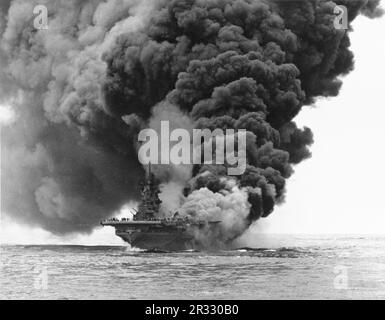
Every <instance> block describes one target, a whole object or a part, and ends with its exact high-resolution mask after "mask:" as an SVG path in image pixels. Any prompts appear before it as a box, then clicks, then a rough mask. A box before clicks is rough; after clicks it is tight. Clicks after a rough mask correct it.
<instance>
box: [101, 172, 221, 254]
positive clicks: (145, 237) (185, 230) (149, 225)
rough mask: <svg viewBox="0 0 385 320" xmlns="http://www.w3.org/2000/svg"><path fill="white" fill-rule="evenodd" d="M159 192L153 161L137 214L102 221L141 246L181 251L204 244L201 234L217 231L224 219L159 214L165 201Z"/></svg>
mask: <svg viewBox="0 0 385 320" xmlns="http://www.w3.org/2000/svg"><path fill="white" fill-rule="evenodd" d="M159 192H160V191H159V185H158V183H157V181H156V178H155V176H154V174H153V173H152V172H151V165H149V168H148V174H147V175H146V179H145V181H144V182H143V183H141V202H140V204H139V206H138V210H137V211H136V213H135V214H134V216H133V218H123V219H120V220H119V219H116V218H112V219H107V220H104V221H102V222H101V224H102V225H103V226H112V227H114V228H115V233H116V235H117V236H119V237H121V238H122V239H123V240H124V241H126V242H128V243H129V244H130V245H131V246H132V247H135V248H139V249H145V250H165V251H180V250H188V249H197V248H200V247H202V246H203V244H202V243H200V242H199V241H197V236H198V235H199V234H201V235H203V234H204V233H207V232H213V231H215V229H216V228H218V225H219V224H220V221H206V220H201V219H196V218H193V217H190V216H180V215H179V214H178V212H176V213H174V215H173V216H172V217H168V218H159V210H160V205H161V203H162V201H161V200H160V199H159ZM198 238H199V237H198Z"/></svg>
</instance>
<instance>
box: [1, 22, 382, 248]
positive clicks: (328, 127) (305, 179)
mask: <svg viewBox="0 0 385 320" xmlns="http://www.w3.org/2000/svg"><path fill="white" fill-rule="evenodd" d="M353 26H354V28H355V31H354V32H353V33H351V35H350V36H351V41H352V50H353V52H354V55H355V60H356V68H355V70H354V71H353V72H352V73H350V74H349V75H348V76H347V77H345V79H344V85H343V88H342V91H341V93H340V95H339V96H338V97H334V98H330V99H323V100H320V101H318V102H317V103H316V106H315V107H306V108H304V110H303V111H302V113H301V114H300V115H299V116H298V117H297V119H296V121H297V123H298V124H299V125H300V126H303V125H306V126H308V127H310V128H311V129H312V130H313V132H314V136H315V143H314V145H313V146H312V147H311V150H312V153H313V157H312V158H311V159H309V160H307V161H305V162H303V163H301V164H300V165H298V166H297V167H296V168H295V171H296V172H295V174H294V175H293V176H292V178H290V179H289V181H288V184H287V190H288V191H287V196H286V202H285V204H283V205H281V206H279V207H278V208H277V209H276V210H275V212H274V213H273V214H272V215H271V216H270V217H269V218H267V219H263V220H261V221H258V222H257V226H256V227H255V228H254V229H253V231H252V232H251V233H253V232H256V233H260V232H262V233H340V234H341V233H342V234H344V233H346V234H351V233H357V234H359V233H376V234H378V233H385V202H384V198H385V194H384V191H385V188H384V185H383V183H384V182H385V125H384V122H385V81H384V74H385V40H384V31H385V19H384V18H382V19H376V20H369V19H367V18H364V17H360V18H358V19H357V20H356V21H355V22H354V24H353ZM9 117H10V115H9V111H6V110H5V109H4V108H3V107H0V120H2V121H4V119H7V118H9ZM1 222H2V223H1V230H0V241H1V242H3V243H4V242H7V243H79V244H122V241H121V240H120V239H118V237H116V236H115V235H114V230H112V228H111V229H110V228H107V229H103V230H102V229H98V230H96V231H95V232H94V233H93V234H92V235H90V236H77V237H75V238H71V237H67V238H57V237H53V236H52V235H50V234H49V233H48V232H46V231H43V230H39V229H30V228H27V227H22V226H18V225H16V224H14V223H12V222H9V221H7V222H6V221H4V219H2V221H1Z"/></svg>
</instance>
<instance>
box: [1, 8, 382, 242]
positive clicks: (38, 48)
mask: <svg viewBox="0 0 385 320" xmlns="http://www.w3.org/2000/svg"><path fill="white" fill-rule="evenodd" d="M37 4H43V5H46V6H47V8H48V12H49V27H48V30H35V29H34V27H33V20H34V15H33V8H34V6H35V5H37ZM336 5H345V6H346V7H347V8H348V13H349V16H348V18H349V26H350V23H351V22H352V21H353V20H354V19H355V18H356V17H357V16H358V15H359V14H365V15H367V16H369V17H378V16H381V15H382V11H381V9H380V8H379V0H334V1H326V0H307V1H300V0H298V1H286V0H160V1H159V0H142V1H141V0H84V1H77V0H39V1H38V0H32V1H30V0H28V1H27V0H13V1H1V4H0V37H1V38H0V104H1V103H3V104H10V105H12V107H13V108H14V110H15V112H16V119H15V121H14V122H13V123H12V124H9V125H5V126H3V128H2V165H1V183H2V211H3V212H4V213H6V214H7V215H9V216H11V217H12V218H14V219H15V220H17V221H19V222H23V223H28V224H32V225H39V226H41V227H43V228H45V229H47V230H49V231H52V232H54V233H58V234H61V233H69V232H78V231H82V232H86V231H89V230H91V229H92V228H93V227H94V226H95V225H96V224H98V223H99V220H100V219H103V218H106V217H109V216H111V215H113V214H114V213H115V212H116V211H118V210H119V209H120V208H121V207H123V206H124V204H126V203H128V202H129V201H132V200H137V199H138V191H137V189H136V185H137V184H138V181H139V179H141V178H143V176H144V170H143V168H142V166H141V165H140V163H139V161H138V156H137V148H138V142H137V135H138V132H139V130H141V129H143V128H149V127H151V128H157V126H159V121H161V120H162V119H167V120H172V122H173V123H174V124H173V125H175V126H182V127H183V126H187V128H188V129H191V128H194V127H195V128H209V129H216V128H222V129H227V128H231V129H247V169H246V172H245V173H244V174H243V175H241V176H238V177H232V178H230V177H228V176H227V175H226V173H227V170H226V165H194V166H191V167H190V166H187V167H183V168H179V167H177V166H169V167H164V166H163V167H162V166H157V167H156V168H154V170H155V173H156V175H157V177H158V179H159V180H160V182H161V190H162V194H161V197H163V200H164V203H165V208H164V211H165V212H166V211H167V210H168V209H170V210H174V209H175V208H174V207H172V205H175V203H177V207H179V206H182V208H181V213H183V214H189V215H197V216H206V217H207V218H215V219H216V218H218V219H220V220H222V221H223V235H221V237H223V238H225V239H233V238H235V237H236V236H238V235H240V234H242V232H243V231H244V230H245V229H246V228H247V227H248V226H249V225H250V223H251V222H253V221H254V220H256V219H259V218H261V217H266V216H268V215H269V214H270V213H272V212H273V209H274V206H275V204H277V203H280V202H282V201H283V199H284V195H285V181H286V179H287V178H289V177H290V176H291V174H292V173H293V166H294V165H296V164H298V163H300V162H301V161H303V160H304V159H306V158H308V157H310V155H311V154H310V151H309V146H310V145H311V144H312V142H313V136H312V132H311V130H310V129H309V128H298V127H297V125H296V124H295V122H294V121H293V119H294V117H295V116H296V115H297V114H298V113H299V112H300V110H301V108H302V107H303V106H304V105H309V104H312V103H313V102H314V101H315V100H316V99H317V97H320V96H336V95H337V94H338V92H339V89H340V87H341V80H340V76H342V75H345V74H347V73H349V72H350V71H351V70H352V69H353V65H354V63H353V54H352V52H351V51H350V50H349V47H350V42H349V32H350V31H351V27H349V29H348V30H343V29H336V28H335V27H334V20H335V18H336V15H335V14H334V9H335V6H336ZM178 201H179V203H178Z"/></svg>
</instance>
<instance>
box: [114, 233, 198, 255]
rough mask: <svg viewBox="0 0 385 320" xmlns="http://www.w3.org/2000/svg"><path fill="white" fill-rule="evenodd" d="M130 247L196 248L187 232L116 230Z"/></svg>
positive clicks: (148, 248)
mask: <svg viewBox="0 0 385 320" xmlns="http://www.w3.org/2000/svg"><path fill="white" fill-rule="evenodd" d="M117 236H119V237H121V238H122V239H123V240H124V241H126V242H127V243H129V244H130V245H131V247H134V248H138V249H143V250H160V251H184V250H192V249H197V246H196V243H195V241H194V237H193V236H192V235H190V234H189V233H187V232H117Z"/></svg>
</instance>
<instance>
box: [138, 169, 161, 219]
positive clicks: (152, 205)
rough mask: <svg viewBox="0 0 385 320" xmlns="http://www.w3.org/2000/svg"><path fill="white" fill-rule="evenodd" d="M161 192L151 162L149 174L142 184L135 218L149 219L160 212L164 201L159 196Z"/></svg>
mask: <svg viewBox="0 0 385 320" xmlns="http://www.w3.org/2000/svg"><path fill="white" fill-rule="evenodd" d="M159 192H160V191H159V187H158V182H157V181H156V178H155V176H154V174H153V173H152V172H151V163H149V165H148V175H147V177H146V178H145V181H144V182H143V183H142V184H141V202H140V204H139V207H138V209H139V210H138V213H137V214H136V215H135V217H134V220H149V219H151V218H154V217H155V216H156V215H157V214H158V212H159V207H160V204H161V203H162V201H161V200H160V199H159V196H158V195H159Z"/></svg>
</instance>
